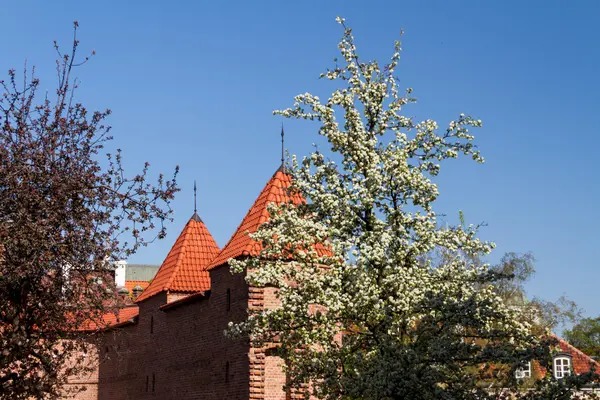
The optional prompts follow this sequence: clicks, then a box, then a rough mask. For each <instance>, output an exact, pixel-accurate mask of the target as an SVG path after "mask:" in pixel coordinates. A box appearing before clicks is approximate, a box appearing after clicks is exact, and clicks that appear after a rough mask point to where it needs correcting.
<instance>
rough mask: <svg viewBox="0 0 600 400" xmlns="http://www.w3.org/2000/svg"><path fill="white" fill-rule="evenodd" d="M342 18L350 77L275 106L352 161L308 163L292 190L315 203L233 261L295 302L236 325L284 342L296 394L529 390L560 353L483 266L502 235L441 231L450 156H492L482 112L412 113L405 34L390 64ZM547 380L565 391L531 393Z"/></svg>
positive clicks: (279, 207)
mask: <svg viewBox="0 0 600 400" xmlns="http://www.w3.org/2000/svg"><path fill="white" fill-rule="evenodd" d="M338 22H339V23H340V24H342V26H343V28H344V35H343V38H342V40H341V42H340V44H339V46H338V47H339V50H340V53H341V60H339V61H338V60H336V65H335V67H334V68H333V69H330V70H328V71H327V72H325V73H324V74H322V75H321V76H322V77H323V78H326V79H328V80H330V81H332V82H334V83H335V82H340V83H341V87H340V88H338V89H337V90H335V91H334V92H333V94H332V95H331V96H329V98H328V99H326V100H324V101H322V100H321V99H320V98H319V97H318V96H315V95H313V94H310V93H305V94H301V95H298V96H296V98H295V103H294V106H293V107H292V108H289V109H285V110H281V111H275V113H276V114H279V115H282V116H284V117H286V118H299V119H304V120H314V121H318V123H319V125H320V128H319V134H320V135H321V136H322V137H324V138H325V139H326V140H327V142H328V143H329V147H330V151H331V154H333V156H334V157H335V160H337V162H336V161H333V160H331V159H328V158H327V155H326V154H324V153H323V152H321V151H315V152H313V153H312V154H310V156H308V157H305V158H304V159H303V160H301V161H298V160H296V158H293V159H292V163H291V166H290V167H289V171H290V172H291V173H292V174H293V176H294V180H293V186H292V188H290V191H291V192H292V193H290V194H294V193H301V194H302V195H303V196H304V197H305V198H306V199H307V203H306V204H301V205H299V206H294V205H293V204H291V203H282V204H275V205H270V208H269V209H270V213H271V218H270V220H269V221H268V222H266V223H265V224H263V225H262V226H261V227H260V228H259V230H258V231H257V232H256V233H255V234H252V238H253V239H255V240H256V241H258V242H260V243H262V245H263V249H262V251H261V253H260V255H258V256H256V257H249V258H246V259H241V260H230V264H231V266H232V270H233V271H234V272H241V271H243V270H247V271H248V274H247V280H248V282H249V283H250V284H252V285H255V286H259V287H265V286H269V287H275V288H276V289H277V293H278V296H279V300H280V302H281V305H280V307H278V308H275V309H271V310H257V311H255V312H253V313H252V314H251V315H250V316H249V318H248V320H247V321H245V322H243V323H240V324H232V325H231V330H230V332H231V334H232V335H234V336H245V335H250V339H251V340H252V342H253V344H254V345H256V346H262V345H264V344H266V343H272V342H276V343H277V345H278V349H277V352H278V353H277V354H279V355H280V356H281V357H282V358H283V359H284V361H285V365H286V372H287V374H288V376H289V385H288V386H289V387H290V390H293V391H299V392H303V393H305V395H308V393H309V392H310V394H311V395H314V396H316V397H318V398H322V399H340V398H342V399H408V398H410V399H484V398H503V397H504V398H516V397H517V396H520V395H522V393H519V392H517V391H516V385H517V383H516V381H515V379H514V369H515V368H516V367H517V366H518V365H520V363H521V362H523V361H527V360H531V359H533V358H544V357H546V358H547V356H548V354H549V347H548V345H547V344H545V343H541V342H540V341H539V340H538V337H537V336H536V335H532V334H531V333H532V332H531V323H530V322H529V321H528V320H527V319H524V318H522V311H521V309H520V308H519V307H514V306H512V305H511V304H509V303H508V302H505V301H504V300H503V298H502V297H501V296H499V293H498V286H497V285H498V284H499V282H500V281H501V280H502V279H505V277H504V276H502V274H499V273H498V271H494V270H493V269H489V268H488V267H487V266H486V265H480V264H479V263H475V262H473V259H477V258H479V257H482V256H484V255H486V254H488V253H489V252H490V251H491V250H492V248H493V247H494V245H493V243H489V242H484V241H481V240H479V239H478V238H477V227H475V226H467V227H464V226H458V227H440V225H439V224H438V218H437V214H436V212H435V210H434V204H435V200H436V199H437V197H438V194H439V193H438V188H437V185H436V184H435V183H434V179H435V177H436V176H437V175H438V174H439V172H440V168H441V163H442V162H443V161H446V160H448V159H453V158H457V157H458V156H459V155H464V156H467V157H470V158H472V159H473V160H474V161H476V162H483V158H482V156H481V155H480V153H479V151H478V150H477V149H476V147H475V145H474V143H473V139H474V137H473V136H472V134H471V133H470V131H469V129H470V128H473V127H479V126H481V121H479V120H477V119H474V118H471V117H469V116H466V115H463V114H461V115H460V116H459V117H458V118H457V119H456V120H454V121H451V122H450V123H449V125H448V127H447V128H446V129H444V130H442V131H441V132H440V130H439V127H438V124H437V123H436V122H435V121H433V120H424V121H421V122H415V121H413V119H412V118H410V117H407V116H405V115H404V114H403V109H404V108H405V106H407V105H409V104H412V103H415V99H413V98H412V97H411V93H412V90H411V89H408V90H407V91H406V92H405V94H402V93H401V91H400V89H399V88H398V80H397V78H396V76H395V75H394V73H395V70H396V67H397V66H398V62H399V59H400V43H399V42H396V45H395V52H394V54H393V56H392V58H391V61H390V63H388V64H387V65H384V66H380V65H379V64H378V63H377V62H375V61H370V62H367V61H363V59H362V58H359V56H358V53H357V51H356V47H355V42H354V38H353V36H352V31H351V29H350V28H348V27H346V26H345V24H344V21H343V19H338ZM340 118H341V119H340ZM322 243H326V246H327V247H328V249H329V251H323V247H322V246H321V245H320V244H322ZM436 249H442V251H443V252H444V256H445V262H444V263H442V264H441V265H436V263H435V260H434V259H433V253H434V252H435V251H436ZM505 290H506V291H507V293H510V291H511V287H510V286H506V287H505ZM340 336H341V337H340ZM490 378H493V379H490ZM482 382H485V383H486V386H482ZM511 388H512V389H514V391H512V392H511V390H510V389H511ZM542 389H544V390H547V391H548V392H547V393H555V392H553V391H552V390H553V389H548V386H543V387H540V388H539V391H537V392H528V393H530V394H531V393H541V392H542ZM566 390H567V392H568V391H569V390H570V386H567V389H566ZM544 393H546V392H544ZM530 394H528V395H530ZM545 395H546V394H545ZM546 398H553V397H552V396H550V395H548V396H547V397H546ZM562 398H565V397H562Z"/></svg>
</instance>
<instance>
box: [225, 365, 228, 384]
mask: <svg viewBox="0 0 600 400" xmlns="http://www.w3.org/2000/svg"><path fill="white" fill-rule="evenodd" d="M225 383H229V361H227V362H226V363H225Z"/></svg>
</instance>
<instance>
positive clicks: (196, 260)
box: [136, 213, 219, 302]
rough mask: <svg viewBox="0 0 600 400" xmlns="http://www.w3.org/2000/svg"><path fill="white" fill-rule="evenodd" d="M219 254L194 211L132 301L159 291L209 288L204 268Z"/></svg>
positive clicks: (191, 291) (214, 243) (197, 290)
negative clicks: (165, 255) (144, 287)
mask: <svg viewBox="0 0 600 400" xmlns="http://www.w3.org/2000/svg"><path fill="white" fill-rule="evenodd" d="M218 253H219V246H217V243H216V242H215V240H214V239H213V237H212V235H211V234H210V232H209V231H208V229H206V226H205V225H204V223H203V222H202V220H201V219H200V217H198V214H196V213H194V215H193V216H192V218H190V220H189V221H188V223H187V224H186V225H185V227H184V228H183V230H182V231H181V234H180V235H179V237H178V238H177V240H176V241H175V244H174V245H173V247H172V248H171V251H169V254H168V255H167V257H166V258H165V260H164V261H163V263H162V265H161V266H160V269H159V270H158V272H157V273H156V276H155V277H154V279H153V280H152V282H151V283H150V285H149V286H148V287H147V288H146V289H145V290H144V291H143V292H142V294H140V295H139V297H138V298H137V299H136V302H140V301H143V300H146V299H148V298H149V297H152V296H154V295H156V294H158V293H161V292H184V293H185V292H188V293H193V292H201V291H205V290H209V289H210V276H209V274H208V271H206V267H207V266H208V264H209V263H210V262H211V261H212V260H213V259H214V258H215V257H216V256H217V254H218Z"/></svg>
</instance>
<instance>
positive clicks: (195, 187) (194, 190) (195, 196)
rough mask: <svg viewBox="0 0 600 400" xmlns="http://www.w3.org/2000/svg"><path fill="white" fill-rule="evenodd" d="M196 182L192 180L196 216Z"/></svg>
mask: <svg viewBox="0 0 600 400" xmlns="http://www.w3.org/2000/svg"><path fill="white" fill-rule="evenodd" d="M196 211H198V210H197V209H196V180H195V179H194V214H196Z"/></svg>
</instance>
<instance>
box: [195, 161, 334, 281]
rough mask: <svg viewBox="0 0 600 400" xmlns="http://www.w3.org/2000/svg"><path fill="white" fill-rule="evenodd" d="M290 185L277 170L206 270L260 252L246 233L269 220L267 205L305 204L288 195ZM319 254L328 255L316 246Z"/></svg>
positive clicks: (289, 180)
mask: <svg viewBox="0 0 600 400" xmlns="http://www.w3.org/2000/svg"><path fill="white" fill-rule="evenodd" d="M291 184H292V176H291V175H289V174H287V173H285V172H284V171H283V168H279V169H278V170H277V171H276V172H275V174H274V175H273V176H272V177H271V179H270V180H269V182H267V184H266V186H265V187H264V189H263V190H262V192H261V193H260V195H259V196H258V198H257V199H256V201H255V202H254V204H253V205H252V207H250V210H248V214H246V216H245V217H244V219H243V220H242V223H241V224H240V226H239V227H238V228H237V230H236V231H235V233H234V234H233V236H231V239H229V242H228V243H227V244H226V245H225V247H223V250H221V252H220V253H219V255H218V256H217V257H216V258H215V259H214V260H213V261H212V262H211V263H210V265H209V267H208V268H207V269H209V270H210V269H213V268H216V267H218V266H219V265H222V264H224V263H226V262H227V260H229V259H230V258H236V257H240V256H243V255H251V256H256V255H258V253H259V252H260V250H261V245H260V244H259V243H257V242H255V241H254V240H252V239H251V238H250V236H248V233H254V232H256V231H257V229H258V227H259V226H260V225H261V224H262V223H264V222H266V221H267V220H268V219H269V212H268V211H267V205H268V204H270V203H278V204H280V203H287V202H290V201H291V202H292V203H293V204H296V205H299V204H303V203H306V200H305V199H304V197H303V196H302V195H300V194H292V195H291V197H290V195H289V194H288V188H289V187H290V186H291ZM316 247H317V250H318V251H319V252H320V254H325V253H329V251H327V250H326V249H325V247H324V246H323V245H317V246H316Z"/></svg>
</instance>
